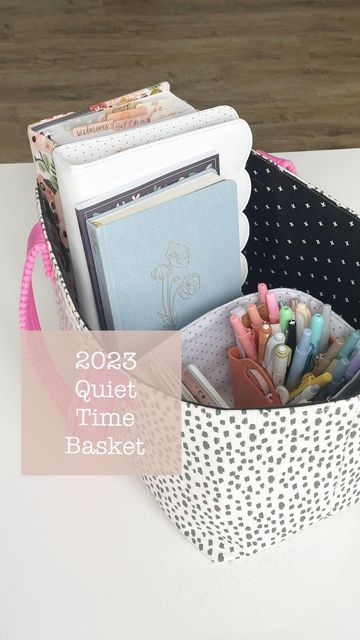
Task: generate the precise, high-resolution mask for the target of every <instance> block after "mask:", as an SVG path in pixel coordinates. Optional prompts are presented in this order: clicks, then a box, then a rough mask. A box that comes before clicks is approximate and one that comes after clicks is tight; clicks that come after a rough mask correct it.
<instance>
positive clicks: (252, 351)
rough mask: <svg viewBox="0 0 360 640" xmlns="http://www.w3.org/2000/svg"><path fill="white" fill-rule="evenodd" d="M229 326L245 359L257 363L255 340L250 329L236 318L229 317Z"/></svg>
mask: <svg viewBox="0 0 360 640" xmlns="http://www.w3.org/2000/svg"><path fill="white" fill-rule="evenodd" d="M230 322H231V326H232V328H233V329H234V333H235V337H236V340H238V341H239V343H240V345H241V347H242V349H243V350H244V353H245V355H246V357H247V358H251V360H255V362H257V351H256V346H255V338H254V336H253V333H252V331H251V329H247V328H246V327H245V326H244V325H243V323H242V322H241V320H239V318H238V317H237V316H231V317H230Z"/></svg>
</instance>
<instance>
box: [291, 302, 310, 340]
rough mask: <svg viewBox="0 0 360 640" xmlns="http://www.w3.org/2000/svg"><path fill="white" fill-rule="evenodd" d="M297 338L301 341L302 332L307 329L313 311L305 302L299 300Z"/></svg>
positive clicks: (296, 309)
mask: <svg viewBox="0 0 360 640" xmlns="http://www.w3.org/2000/svg"><path fill="white" fill-rule="evenodd" d="M295 320H296V339H297V341H298V342H299V340H300V337H301V334H302V332H303V330H304V329H306V328H307V327H308V326H309V324H310V320H311V312H310V309H309V307H308V306H307V305H306V304H305V302H298V303H297V305H296V308H295Z"/></svg>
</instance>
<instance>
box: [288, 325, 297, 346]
mask: <svg viewBox="0 0 360 640" xmlns="http://www.w3.org/2000/svg"><path fill="white" fill-rule="evenodd" d="M286 344H287V345H288V346H289V347H290V349H291V350H292V351H294V349H295V347H296V320H290V322H289V324H288V328H287V336H286Z"/></svg>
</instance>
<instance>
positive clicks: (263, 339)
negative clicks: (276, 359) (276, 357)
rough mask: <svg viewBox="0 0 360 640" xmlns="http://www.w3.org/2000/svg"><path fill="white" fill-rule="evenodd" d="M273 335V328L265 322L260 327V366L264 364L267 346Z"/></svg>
mask: <svg viewBox="0 0 360 640" xmlns="http://www.w3.org/2000/svg"><path fill="white" fill-rule="evenodd" d="M271 334H272V328H271V326H270V325H269V324H268V323H267V322H264V324H263V325H262V326H261V327H260V331H259V351H258V360H259V362H260V364H262V363H263V362H264V355H265V349H266V344H267V341H268V339H269V337H270V336H271Z"/></svg>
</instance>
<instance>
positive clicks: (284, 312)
mask: <svg viewBox="0 0 360 640" xmlns="http://www.w3.org/2000/svg"><path fill="white" fill-rule="evenodd" d="M292 319H293V312H292V309H291V307H288V306H287V305H286V304H284V305H282V307H281V309H280V328H281V331H282V332H283V333H285V334H286V332H287V328H288V324H289V322H290V320H292Z"/></svg>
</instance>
